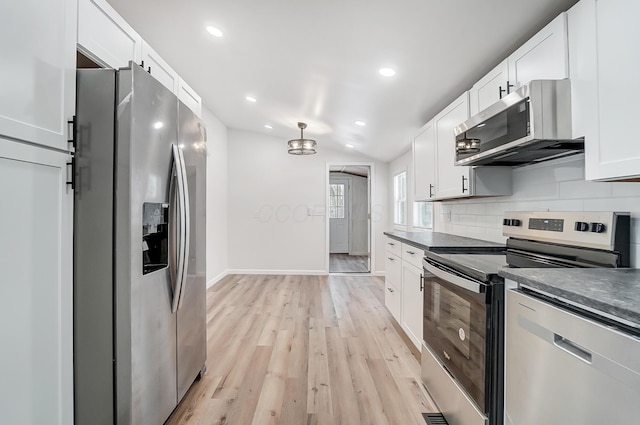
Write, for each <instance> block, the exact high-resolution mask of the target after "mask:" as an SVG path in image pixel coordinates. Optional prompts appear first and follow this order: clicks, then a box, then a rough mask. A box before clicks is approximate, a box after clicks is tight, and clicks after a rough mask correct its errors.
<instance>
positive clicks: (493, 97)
mask: <svg viewBox="0 0 640 425" xmlns="http://www.w3.org/2000/svg"><path fill="white" fill-rule="evenodd" d="M510 89H511V87H509V61H508V60H507V59H505V60H503V61H502V62H501V63H500V64H499V65H498V66H496V67H495V68H494V69H492V70H491V71H490V72H489V73H488V74H487V75H485V76H484V77H482V79H481V80H480V81H478V82H477V83H475V84H474V85H473V87H472V88H471V90H470V91H469V108H470V112H471V113H470V115H471V116H474V115H475V114H477V113H478V112H480V111H482V110H484V109H486V108H487V107H488V106H491V105H493V104H494V103H496V102H497V101H498V100H500V99H502V97H503V96H506V95H507V94H508V93H509V91H510Z"/></svg>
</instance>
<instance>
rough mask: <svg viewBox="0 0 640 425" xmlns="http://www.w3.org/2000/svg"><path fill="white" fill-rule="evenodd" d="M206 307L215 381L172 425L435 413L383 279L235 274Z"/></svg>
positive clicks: (197, 392)
mask: <svg viewBox="0 0 640 425" xmlns="http://www.w3.org/2000/svg"><path fill="white" fill-rule="evenodd" d="M207 306H208V312H207V336H208V338H207V339H208V342H207V344H208V347H207V348H208V354H207V373H206V374H205V375H204V377H203V378H202V379H201V380H200V381H198V382H196V383H194V385H193V386H192V387H191V389H190V390H189V392H188V393H187V395H186V396H185V399H184V400H183V401H182V403H181V404H180V405H179V406H178V407H177V408H176V410H175V411H174V412H173V414H172V416H171V417H170V418H169V419H168V421H167V422H166V424H169V425H179V424H180V425H181V424H188V425H261V424H283V425H304V424H307V425H311V424H317V425H333V424H345V425H346V424H348V425H357V424H376V425H377V424H381V425H382V424H385V425H411V424H415V425H424V424H425V421H424V419H423V418H422V412H436V411H437V410H436V407H435V405H434V404H433V402H432V400H431V399H430V398H429V396H428V395H427V393H426V392H425V390H424V387H423V386H422V384H421V382H420V366H419V363H418V361H417V360H416V357H415V352H414V353H412V352H411V351H410V350H409V348H408V347H407V345H406V342H407V339H406V336H404V335H403V334H402V331H401V330H400V329H399V327H398V326H397V325H396V324H395V322H394V320H393V318H392V317H391V315H390V314H389V312H388V311H387V309H386V308H385V306H384V280H383V279H381V278H376V277H368V276H346V277H345V276H262V275H231V276H227V277H226V278H225V279H223V280H222V281H221V282H219V283H218V284H216V285H215V286H213V287H212V288H210V289H209V290H208V291H207Z"/></svg>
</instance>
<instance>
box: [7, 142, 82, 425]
mask: <svg viewBox="0 0 640 425" xmlns="http://www.w3.org/2000/svg"><path fill="white" fill-rule="evenodd" d="M68 160H69V155H68V154H65V153H62V152H56V151H53V150H50V149H43V148H38V147H35V146H30V145H27V144H23V143H17V142H11V141H7V140H5V139H0V199H3V200H5V201H6V202H2V204H1V206H0V217H1V218H2V219H1V220H0V234H1V235H2V238H1V239H0V270H2V281H1V283H0V297H1V298H2V300H3V301H4V303H3V304H4V305H3V307H2V309H0V341H2V347H3V348H2V362H0V376H2V379H1V380H0V399H1V400H2V401H3V403H2V406H3V407H2V409H0V423H2V424H24V425H40V424H51V425H71V424H73V360H72V359H73V322H72V311H73V310H72V234H73V223H72V213H73V211H72V210H73V192H72V191H71V190H70V189H68V188H67V184H66V179H67V165H66V164H67V161H68Z"/></svg>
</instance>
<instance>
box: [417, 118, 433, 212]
mask: <svg viewBox="0 0 640 425" xmlns="http://www.w3.org/2000/svg"><path fill="white" fill-rule="evenodd" d="M435 191H436V134H435V128H434V126H433V121H429V122H428V123H427V124H426V125H424V126H423V127H422V128H421V129H420V133H419V134H418V135H417V136H416V137H415V138H414V139H413V193H414V200H416V201H425V200H428V199H430V198H432V197H433V196H434V195H435V194H436V192H435Z"/></svg>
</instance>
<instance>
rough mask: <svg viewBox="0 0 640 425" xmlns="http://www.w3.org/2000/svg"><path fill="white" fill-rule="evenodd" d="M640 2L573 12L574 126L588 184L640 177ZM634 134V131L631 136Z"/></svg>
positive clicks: (589, 2)
mask: <svg viewBox="0 0 640 425" xmlns="http://www.w3.org/2000/svg"><path fill="white" fill-rule="evenodd" d="M638 15H640V2H637V1H628V0H582V1H580V2H579V3H577V4H576V5H575V6H574V7H573V8H572V9H571V10H570V11H569V43H570V46H569V47H570V52H571V56H570V69H571V81H572V87H571V91H572V93H571V94H572V109H573V110H572V118H573V121H572V124H573V131H574V136H576V137H580V136H584V138H585V177H586V179H587V180H625V179H637V178H639V177H640V143H638V142H637V140H636V139H637V138H636V137H634V136H633V130H630V128H631V127H632V126H633V123H635V121H636V120H637V118H638V117H639V116H640V104H639V103H638V102H637V100H636V99H635V98H636V97H637V96H636V95H637V94H638V93H640V78H638V75H640V49H639V48H638V45H637V44H638V40H640V27H639V26H638V25H637V22H636V21H637V16H638ZM630 131H631V132H630Z"/></svg>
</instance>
